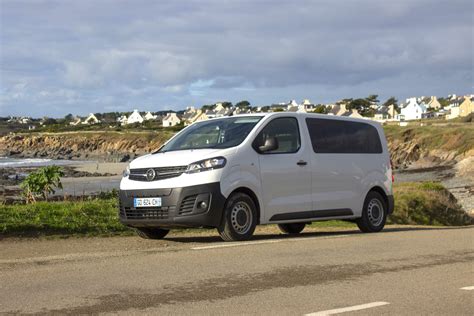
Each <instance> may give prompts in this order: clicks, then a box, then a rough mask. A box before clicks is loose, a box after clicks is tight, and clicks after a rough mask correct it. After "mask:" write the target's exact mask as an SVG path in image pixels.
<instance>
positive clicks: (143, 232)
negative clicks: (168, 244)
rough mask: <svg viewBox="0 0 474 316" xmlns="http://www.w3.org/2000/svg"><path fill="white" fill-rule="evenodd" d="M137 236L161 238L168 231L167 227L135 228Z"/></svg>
mask: <svg viewBox="0 0 474 316" xmlns="http://www.w3.org/2000/svg"><path fill="white" fill-rule="evenodd" d="M135 230H136V232H137V234H138V236H140V237H142V238H145V239H163V238H164V237H165V236H166V235H167V234H168V233H169V230H168V229H162V228H135Z"/></svg>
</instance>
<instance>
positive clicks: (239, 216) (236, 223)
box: [230, 201, 252, 235]
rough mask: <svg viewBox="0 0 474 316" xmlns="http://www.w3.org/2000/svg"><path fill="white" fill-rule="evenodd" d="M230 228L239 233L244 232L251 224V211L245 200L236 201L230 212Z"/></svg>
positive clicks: (242, 233)
mask: <svg viewBox="0 0 474 316" xmlns="http://www.w3.org/2000/svg"><path fill="white" fill-rule="evenodd" d="M230 221H231V224H232V228H233V229H234V231H235V232H237V233H238V234H240V235H244V234H246V233H247V232H248V231H249V230H250V227H251V226H252V212H251V211H250V206H249V205H248V204H247V203H245V202H242V201H241V202H237V203H236V204H235V205H234V207H233V208H232V211H231V213H230Z"/></svg>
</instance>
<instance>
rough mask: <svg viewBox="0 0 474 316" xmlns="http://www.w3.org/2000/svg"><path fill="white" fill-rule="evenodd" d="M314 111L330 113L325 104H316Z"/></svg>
mask: <svg viewBox="0 0 474 316" xmlns="http://www.w3.org/2000/svg"><path fill="white" fill-rule="evenodd" d="M313 112H314V113H320V114H327V113H328V111H327V108H326V107H325V106H324V105H323V104H318V105H316V107H315V108H314V111H313Z"/></svg>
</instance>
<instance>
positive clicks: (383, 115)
mask: <svg viewBox="0 0 474 316" xmlns="http://www.w3.org/2000/svg"><path fill="white" fill-rule="evenodd" d="M377 97H378V96H377V95H371V96H369V97H367V98H364V99H343V100H340V101H338V102H336V103H334V104H314V103H312V102H311V101H310V100H307V99H305V100H303V101H302V102H301V103H298V102H296V101H295V100H291V101H289V102H282V103H277V104H272V105H268V106H257V107H253V106H251V105H250V103H249V102H248V101H241V102H238V103H237V104H235V105H233V104H232V103H230V102H218V103H216V104H213V105H204V106H202V107H201V108H195V107H193V106H189V107H187V108H186V110H182V111H161V112H151V111H139V110H137V109H135V110H133V112H129V113H119V112H112V113H102V114H101V113H96V114H94V113H90V114H89V115H88V116H86V117H79V116H73V115H72V114H69V115H67V116H66V117H65V118H64V119H61V123H62V124H67V125H69V126H83V125H95V124H100V123H106V124H109V125H111V127H112V126H113V125H114V126H126V125H132V124H135V125H140V124H144V123H146V122H153V123H154V125H155V124H158V125H161V126H162V127H165V128H166V127H174V126H177V125H184V126H186V125H190V124H192V123H194V122H199V121H205V120H208V119H211V118H216V117H223V116H233V115H242V114H251V113H266V112H303V113H320V114H327V115H336V116H346V117H353V118H362V119H370V120H374V121H377V122H380V123H387V122H392V123H393V124H397V123H398V124H400V125H406V124H407V122H408V121H414V120H422V119H446V120H451V119H455V118H458V117H465V116H468V115H469V114H470V113H473V112H474V95H472V94H471V95H466V96H457V95H454V94H453V95H449V96H448V97H443V98H438V97H436V96H430V97H424V96H422V97H412V98H408V99H406V100H405V101H404V102H402V103H400V104H398V100H396V99H395V98H394V97H391V98H389V99H388V100H386V101H385V102H384V103H381V102H380V101H379V100H378V99H377ZM6 121H7V123H15V124H22V125H28V129H30V130H31V129H35V128H36V127H37V126H38V125H39V126H45V125H48V124H58V120H56V119H52V118H47V117H44V118H42V119H36V120H35V119H32V118H30V117H9V118H6ZM35 121H36V123H39V124H32V123H33V122H35Z"/></svg>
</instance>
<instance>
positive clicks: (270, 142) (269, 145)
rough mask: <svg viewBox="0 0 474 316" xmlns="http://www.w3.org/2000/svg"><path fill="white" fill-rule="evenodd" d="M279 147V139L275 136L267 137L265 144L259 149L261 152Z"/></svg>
mask: <svg viewBox="0 0 474 316" xmlns="http://www.w3.org/2000/svg"><path fill="white" fill-rule="evenodd" d="M277 149H278V140H277V139H276V138H275V137H268V138H267V139H265V144H264V145H263V146H259V147H258V150H259V151H260V152H261V153H265V152H267V151H273V150H277Z"/></svg>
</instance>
